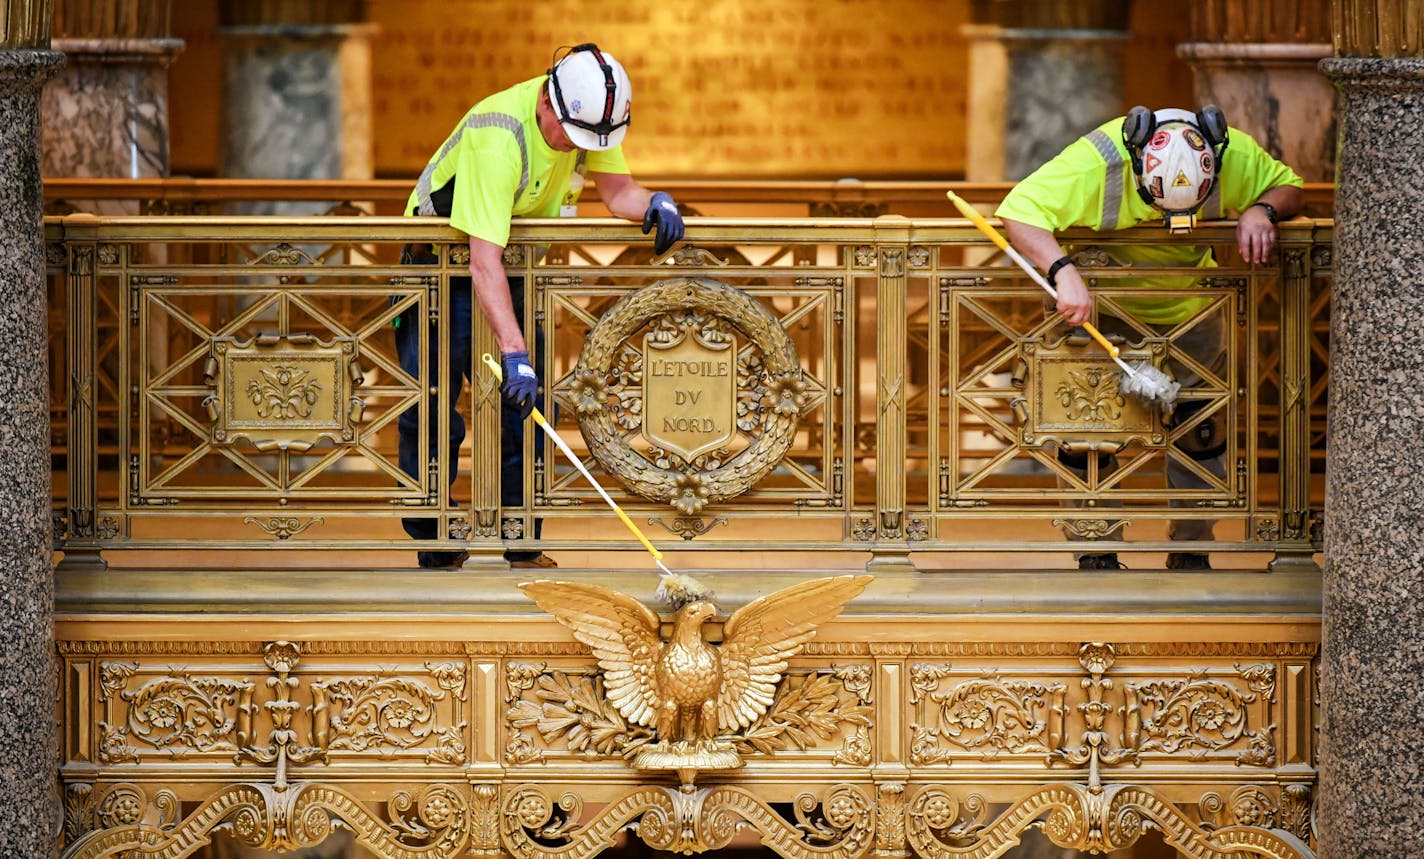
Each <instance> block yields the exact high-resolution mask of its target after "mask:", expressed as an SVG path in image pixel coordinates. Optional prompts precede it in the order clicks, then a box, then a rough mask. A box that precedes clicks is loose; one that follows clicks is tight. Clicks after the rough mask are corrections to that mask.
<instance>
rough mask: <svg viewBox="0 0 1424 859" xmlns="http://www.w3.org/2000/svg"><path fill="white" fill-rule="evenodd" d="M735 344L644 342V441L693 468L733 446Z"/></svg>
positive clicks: (692, 338) (690, 339)
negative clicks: (698, 461)
mask: <svg viewBox="0 0 1424 859" xmlns="http://www.w3.org/2000/svg"><path fill="white" fill-rule="evenodd" d="M736 355H737V349H736V341H735V339H729V340H726V341H723V342H715V343H714V342H707V341H705V340H703V339H702V338H701V337H698V336H697V334H696V332H692V331H689V332H686V333H684V334H683V336H682V337H680V338H679V339H678V340H676V341H675V342H672V343H668V344H663V343H659V342H655V341H654V339H653V337H652V336H651V335H650V336H649V337H648V338H647V339H645V340H644V341H643V435H645V436H647V438H648V440H649V441H651V442H652V443H653V444H656V445H658V446H660V447H662V448H664V449H666V450H669V451H671V452H673V453H676V454H678V455H679V456H681V457H682V458H683V459H685V460H687V461H688V462H691V461H692V460H694V459H696V458H697V457H698V456H701V455H702V454H704V453H707V452H708V451H711V450H716V449H717V448H719V447H721V446H723V445H725V444H726V443H727V442H729V441H731V439H732V435H733V433H734V431H735V429H736V413H735V412H734V405H735V403H736V394H737V387H736V383H737V370H736Z"/></svg>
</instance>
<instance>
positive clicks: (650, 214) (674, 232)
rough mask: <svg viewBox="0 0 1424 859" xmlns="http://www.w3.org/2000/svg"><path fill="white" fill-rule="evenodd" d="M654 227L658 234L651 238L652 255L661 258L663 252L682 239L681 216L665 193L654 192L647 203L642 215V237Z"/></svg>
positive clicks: (669, 196) (668, 195)
mask: <svg viewBox="0 0 1424 859" xmlns="http://www.w3.org/2000/svg"><path fill="white" fill-rule="evenodd" d="M654 226H656V227H657V228H658V234H657V235H656V236H654V237H653V253H654V254H655V255H658V256H661V255H662V253H663V252H664V251H666V250H667V249H668V248H670V247H672V246H673V245H674V244H676V243H677V241H678V239H681V238H682V215H680V214H678V211H677V203H674V202H673V200H672V195H671V194H669V193H667V192H666V191H656V192H654V193H653V198H652V199H651V200H649V201H648V211H647V212H644V213H643V235H645V236H646V235H647V234H648V231H649V230H651V229H652V228H653V227H654Z"/></svg>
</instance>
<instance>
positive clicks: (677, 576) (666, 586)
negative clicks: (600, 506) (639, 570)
mask: <svg viewBox="0 0 1424 859" xmlns="http://www.w3.org/2000/svg"><path fill="white" fill-rule="evenodd" d="M482 360H483V361H484V362H485V366H487V367H489V368H490V371H491V372H493V373H494V377H495V378H496V379H498V380H500V381H501V382H502V381H504V371H503V368H501V367H500V365H499V362H498V361H496V360H495V359H494V356H492V355H490V353H488V352H486V353H485V354H484V355H483V356H482ZM530 416H531V417H532V418H534V423H536V424H538V425H539V426H540V427H542V428H543V429H544V432H545V433H547V434H548V436H549V438H551V439H553V440H554V445H555V446H557V447H558V448H559V450H561V451H563V453H564V456H566V457H568V458H569V462H572V463H573V464H574V468H577V469H578V472H579V474H582V475H583V476H584V478H585V479H586V480H588V482H589V483H590V484H592V486H593V488H594V489H595V490H597V491H598V494H599V496H600V497H602V498H603V500H604V501H607V502H608V506H609V507H612V508H613V512H614V513H617V514H618V518H619V519H620V520H622V522H623V524H624V525H627V526H628V530H629V531H632V532H633V536H634V537H637V538H638V542H639V543H642V544H643V548H645V549H647V550H648V554H650V555H652V556H653V563H655V564H657V565H658V569H659V570H662V572H661V573H660V574H659V576H658V589H657V592H656V593H655V594H654V595H655V596H656V597H657V598H658V599H659V600H661V601H662V602H664V603H665V604H667V605H668V606H669V607H670V608H673V609H679V608H682V607H683V606H684V605H687V604H688V603H691V602H697V601H698V600H706V601H708V602H712V601H713V599H714V596H715V595H714V594H713V593H712V589H711V588H709V587H707V586H706V585H704V584H703V583H702V582H699V581H698V580H697V579H695V578H693V577H692V576H689V575H686V574H685V573H674V572H673V571H672V570H669V569H668V568H667V565H666V564H664V563H663V553H662V552H661V551H659V550H658V547H657V546H654V545H653V544H652V542H651V541H650V540H649V539H648V538H647V537H646V536H644V535H643V532H642V530H640V529H639V528H638V526H637V525H636V524H635V523H634V522H633V520H632V519H629V518H628V514H627V513H624V512H623V508H622V507H619V506H618V503H617V502H616V501H614V500H613V499H612V498H611V497H609V495H608V493H607V492H604V491H603V487H602V486H600V485H599V483H598V481H597V480H595V479H594V477H593V475H592V474H590V473H589V471H588V469H587V468H585V467H584V464H583V461H582V460H580V459H579V458H578V456H577V455H575V454H574V452H573V450H571V449H570V448H569V446H568V445H567V444H565V443H564V439H563V437H561V436H560V435H559V433H558V431H557V430H555V429H554V428H553V427H552V426H551V425H550V424H549V422H548V421H547V420H545V419H544V415H543V413H541V412H540V411H539V410H538V409H537V408H536V409H534V411H533V413H532V414H531V415H530Z"/></svg>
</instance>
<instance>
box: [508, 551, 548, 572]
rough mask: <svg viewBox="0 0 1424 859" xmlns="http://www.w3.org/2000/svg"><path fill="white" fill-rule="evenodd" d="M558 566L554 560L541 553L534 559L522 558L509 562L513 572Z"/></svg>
mask: <svg viewBox="0 0 1424 859" xmlns="http://www.w3.org/2000/svg"><path fill="white" fill-rule="evenodd" d="M557 566H558V564H557V563H556V562H555V561H554V559H553V558H551V557H549V556H548V555H546V554H544V553H543V552H540V553H539V554H537V555H535V556H534V557H532V558H521V559H519V560H517V561H510V562H509V568H510V569H511V570H533V569H550V568H552V567H557Z"/></svg>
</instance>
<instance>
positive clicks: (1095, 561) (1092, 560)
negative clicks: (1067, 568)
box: [1078, 552, 1127, 570]
mask: <svg viewBox="0 0 1424 859" xmlns="http://www.w3.org/2000/svg"><path fill="white" fill-rule="evenodd" d="M1078 569H1080V570H1125V569H1127V565H1126V564H1124V563H1122V562H1121V561H1119V560H1118V559H1117V553H1116V552H1097V553H1094V554H1089V555H1079V556H1078Z"/></svg>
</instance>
